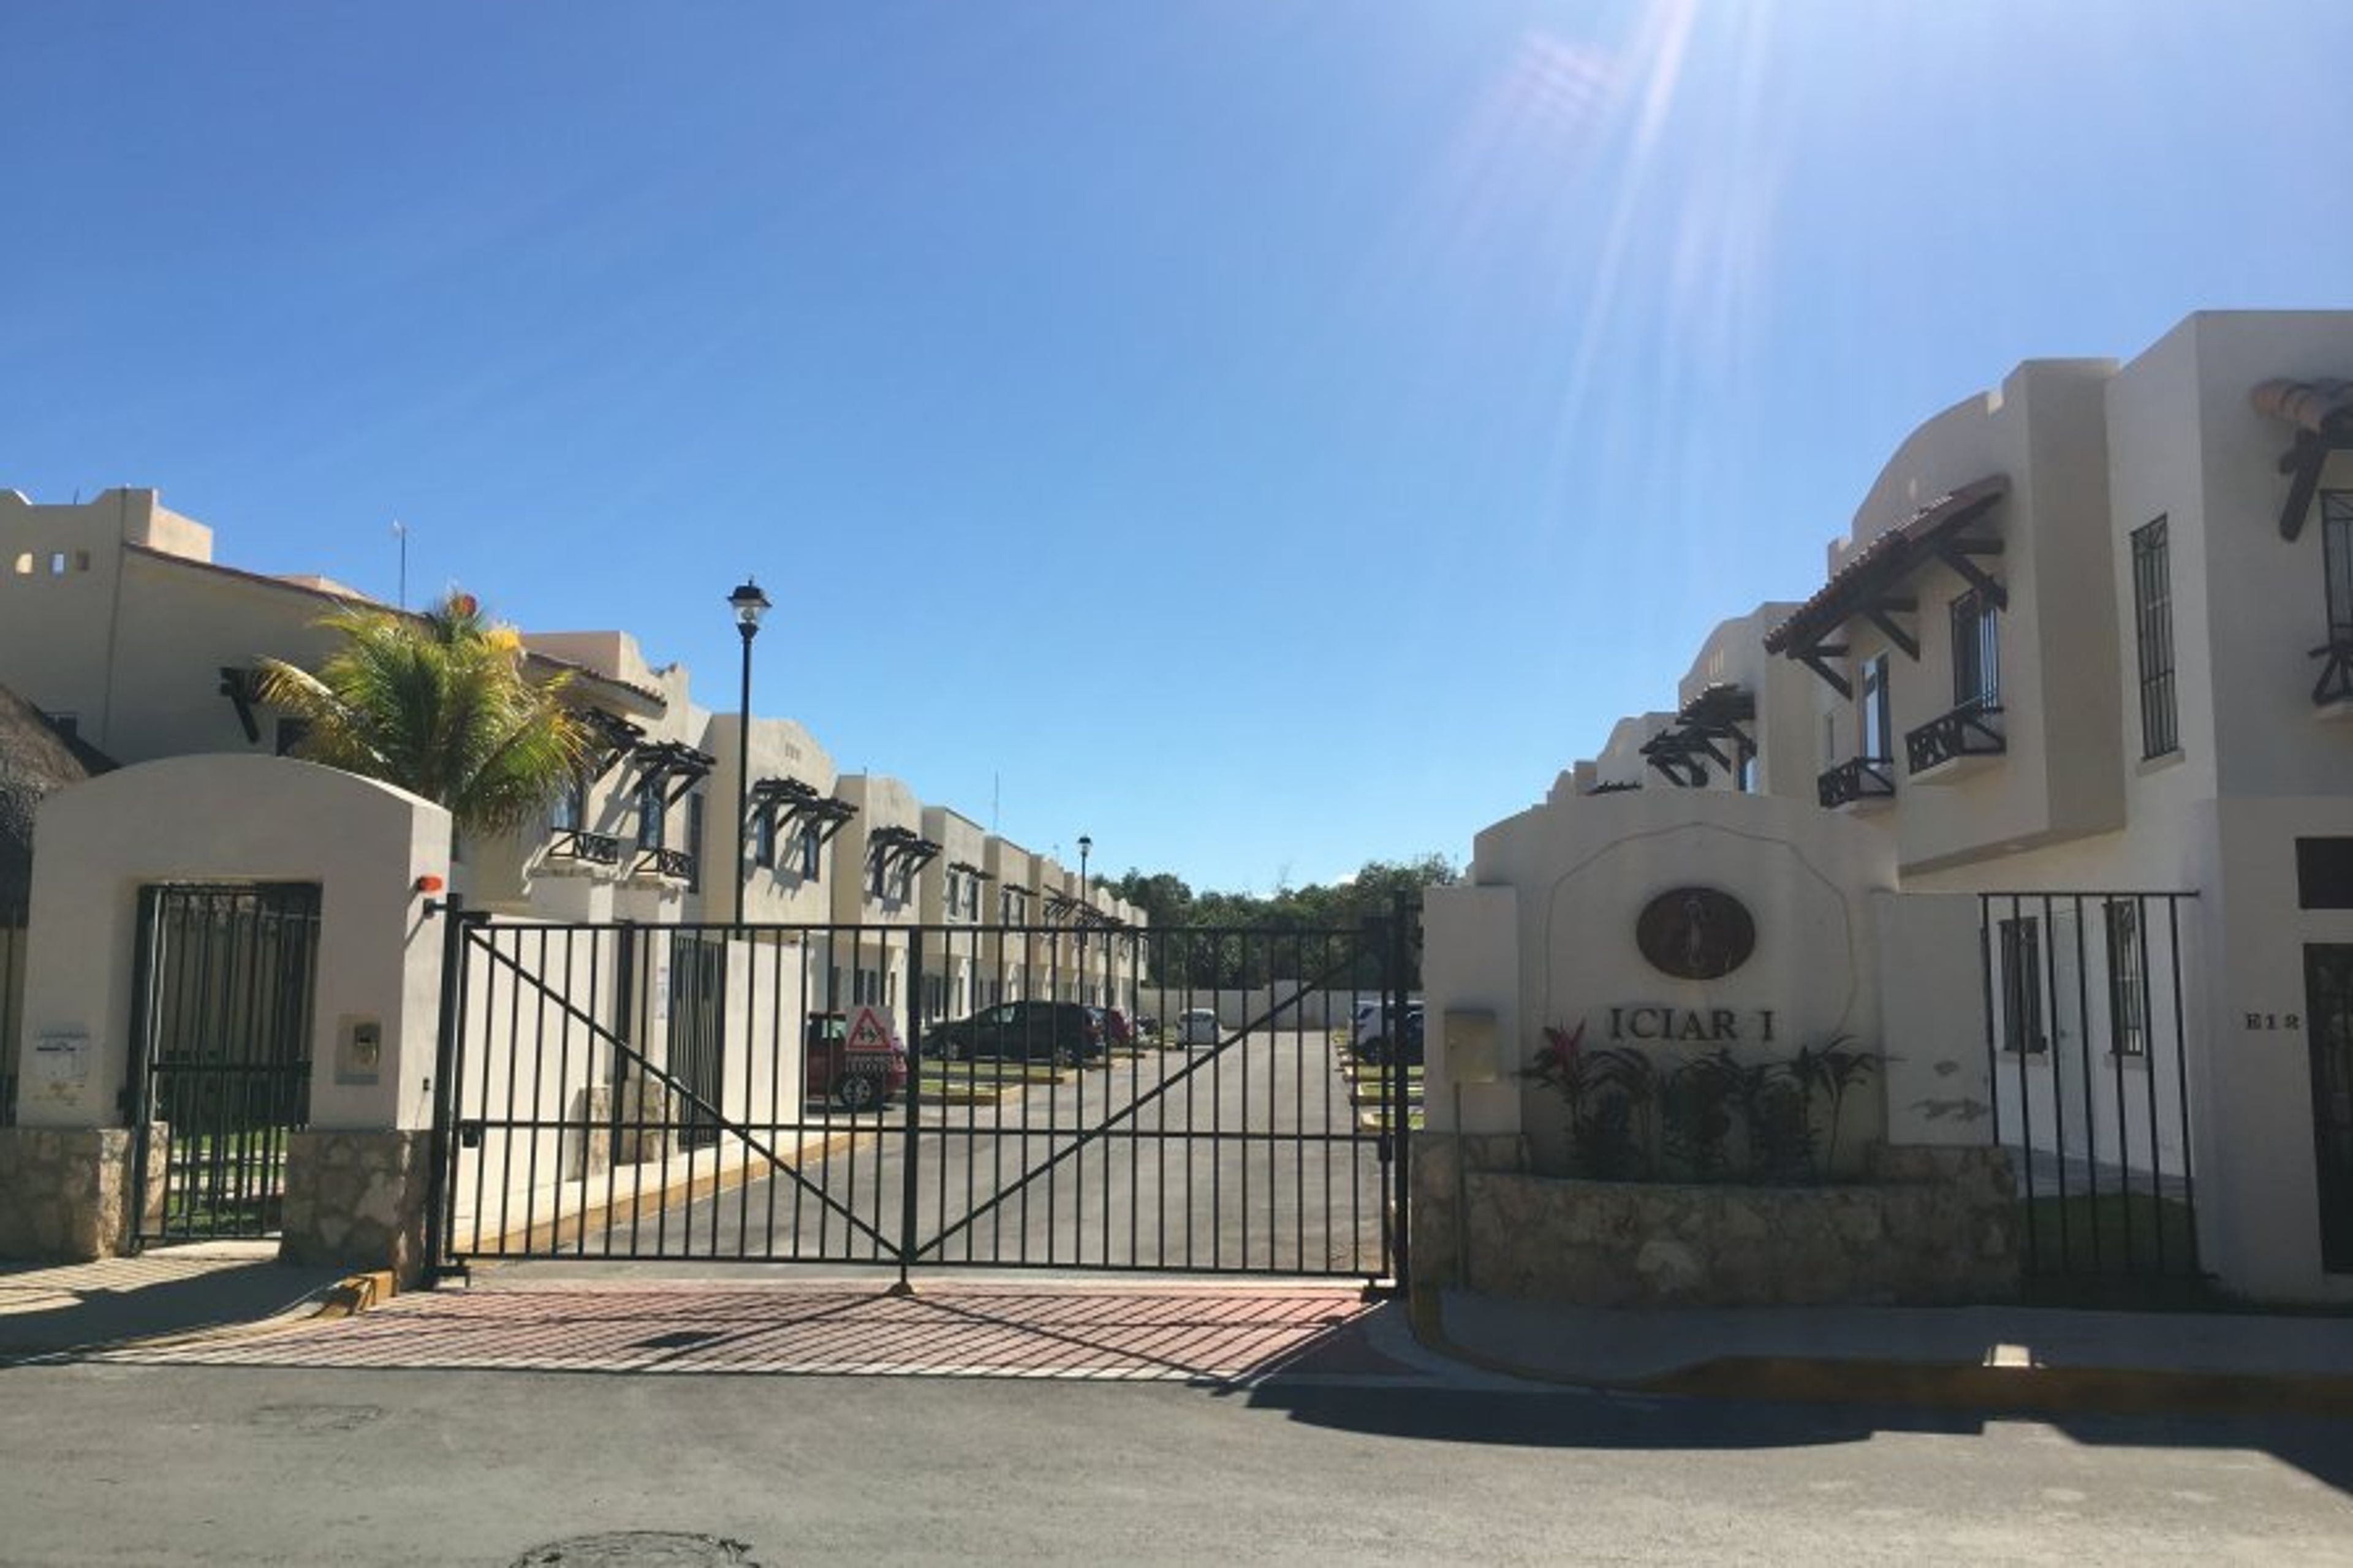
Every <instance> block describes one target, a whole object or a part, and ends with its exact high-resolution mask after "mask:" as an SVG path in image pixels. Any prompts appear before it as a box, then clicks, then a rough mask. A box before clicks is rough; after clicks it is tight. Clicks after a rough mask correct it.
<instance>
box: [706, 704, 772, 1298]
mask: <svg viewBox="0 0 2353 1568" xmlns="http://www.w3.org/2000/svg"><path fill="white" fill-rule="evenodd" d="M747 722H748V721H747ZM736 831H737V833H739V834H740V833H742V831H743V824H742V823H740V822H739V823H737V824H736ZM720 940H721V944H722V945H721V947H720V952H721V953H722V955H723V956H722V958H721V960H720V964H719V994H721V995H722V996H724V997H727V998H728V999H729V1000H731V1001H732V1000H733V998H734V995H735V975H736V973H737V969H738V964H737V961H736V957H735V954H736V953H737V952H739V951H740V952H742V953H743V954H744V957H743V961H742V964H741V969H742V973H743V975H744V1070H743V1071H742V1072H741V1073H739V1074H738V1075H737V1076H738V1077H740V1078H741V1079H743V1080H744V1115H743V1118H742V1121H741V1125H742V1128H743V1131H742V1132H740V1133H738V1134H737V1136H736V1142H739V1143H742V1144H743V1145H744V1148H743V1151H742V1166H741V1168H740V1169H739V1170H738V1171H737V1172H736V1181H735V1257H736V1258H737V1259H738V1260H739V1261H740V1260H743V1259H745V1258H750V1257H752V1256H753V1253H752V1161H753V1154H752V1144H751V1138H750V1136H749V1135H750V1134H753V1133H754V1132H756V1131H758V1129H759V1116H758V1110H757V1107H755V1106H754V1104H753V1103H752V1082H753V1079H755V1078H757V1077H758V1076H759V1075H758V1074H757V1073H755V1072H754V1071H753V1070H752V1069H753V1066H754V1063H753V1056H752V1053H753V1050H754V1043H755V1042H756V1041H757V1040H758V1038H759V1034H760V984H759V981H760V976H759V967H760V966H759V960H758V954H757V952H756V950H755V949H754V947H753V945H752V936H751V930H750V928H749V927H747V926H745V925H744V917H743V913H742V911H740V910H738V911H737V913H736V916H735V923H734V925H733V926H732V927H730V928H729V929H728V931H726V933H725V934H724V935H723V937H722V938H721V939H720ZM731 1038H732V1036H731V1035H730V1033H729V1031H728V1030H727V1029H726V1028H725V1027H724V1026H723V1027H722V1028H721V1029H720V1031H719V1059H720V1063H721V1065H722V1068H724V1066H725V1063H726V1060H727V1055H728V1047H729V1043H730V1040H731ZM720 1081H721V1082H722V1083H725V1081H726V1073H725V1072H724V1071H722V1072H721V1074H720ZM768 1095H769V1099H770V1100H772V1101H773V1100H774V1099H775V1098H776V1078H775V1076H774V1075H773V1074H772V1075H770V1077H769V1079H768ZM762 1142H765V1144H766V1145H767V1146H768V1147H769V1148H771V1149H773V1148H775V1147H776V1135H775V1134H774V1133H773V1132H771V1133H770V1134H769V1135H768V1136H767V1137H766V1138H765V1139H763V1140H762ZM770 1174H771V1175H774V1174H775V1172H774V1171H773V1170H771V1171H770ZM715 1206H716V1205H714V1209H715ZM713 1228H714V1229H715V1228H716V1216H715V1214H714V1217H713Z"/></svg>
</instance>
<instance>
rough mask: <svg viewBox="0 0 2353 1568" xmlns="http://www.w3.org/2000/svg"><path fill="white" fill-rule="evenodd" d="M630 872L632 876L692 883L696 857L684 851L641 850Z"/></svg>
mask: <svg viewBox="0 0 2353 1568" xmlns="http://www.w3.org/2000/svg"><path fill="white" fill-rule="evenodd" d="M629 872H630V874H631V875H632V876H640V877H648V876H649V877H659V878H661V879H664V880H665V881H671V882H692V881H693V880H694V857H693V856H691V855H690V854H688V853H687V852H686V851H685V850H683V849H641V850H639V851H638V858H637V859H636V860H635V861H634V862H633V863H632V864H631V865H630V867H629Z"/></svg>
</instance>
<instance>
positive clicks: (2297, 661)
mask: <svg viewBox="0 0 2353 1568" xmlns="http://www.w3.org/2000/svg"><path fill="white" fill-rule="evenodd" d="M2348 453H2353V313H2347V312H2274V311H2259V312H2258V311H2221V312H2206V313H2201V314H2199V315H2195V316H2192V317H2190V318H2189V319H2188V320H2187V321H2183V322H2182V323H2180V325H2179V326H2178V327H2176V328H2175V329H2174V330H2173V331H2170V332H2168V334H2167V335H2166V336H2165V337H2164V338H2162V339H2161V340H2159V341H2158V342H2157V343H2155V344H2153V345H2152V346H2150V347H2149V348H2148V349H2147V350H2146V351H2145V352H2143V353H2140V354H2139V355H2137V357H2135V358H2134V359H2132V360H2131V361H2129V362H2127V363H2121V364H2119V363H2116V362H2113V361H2107V360H2056V361H2031V362H2028V363H2024V364H2021V365H2020V366H2019V367H2017V369H2016V370H2014V371H2013V372H2012V373H2011V374H2010V375H2009V376H2008V377H2006V378H2005V379H2004V381H2003V383H2002V384H2001V385H2000V388H1999V389H1997V390H1994V391H1989V392H1988V393H1985V394H1983V395H1978V396H1976V397H1972V398H1970V399H1968V400H1966V401H1964V402H1963V403H1961V404H1959V405H1956V406H1955V407H1952V408H1949V409H1947V410H1946V411H1945V412H1943V413H1941V414H1939V415H1937V416H1935V417H1934V418H1932V419H1930V420H1928V421H1927V422H1926V424H1924V425H1922V426H1920V427H1919V428H1917V429H1916V430H1915V431H1914V432H1913V433H1912V434H1911V435H1910V436H1909V437H1906V438H1905V441H1904V442H1903V444H1902V445H1901V446H1900V447H1898V448H1897V450H1896V451H1895V453H1894V455H1893V456H1892V457H1891V458H1889V460H1888V462H1887V463H1886V465H1885V466H1884V468H1883V470H1882V471H1881V473H1880V475H1879V476H1878V478H1877V479H1876V480H1875V481H1874V482H1873V485H1872V487H1871V489H1870V490H1869V491H1868V493H1867V494H1866V495H1865V496H1864V498H1863V499H1862V503H1861V505H1859V506H1858V507H1857V508H1856V510H1855V513H1854V517H1853V521H1852V527H1851V529H1850V530H1849V531H1848V533H1847V534H1846V536H1845V537H1843V538H1842V539H1841V540H1840V541H1839V542H1836V543H1835V544H1833V545H1832V547H1831V552H1830V558H1829V561H1828V572H1827V574H1826V580H1825V581H1824V583H1823V584H1822V586H1821V587H1820V590H1819V591H1817V592H1816V593H1815V594H1814V595H1812V596H1811V597H1810V598H1809V599H1807V600H1806V601H1805V602H1803V603H1802V604H1799V605H1794V606H1779V605H1773V606H1766V607H1765V608H1764V609H1763V610H1761V611H1760V612H1758V613H1757V616H1752V617H1749V620H1750V622H1751V629H1752V630H1757V629H1761V636H1760V637H1758V638H1757V645H1756V647H1755V649H1754V650H1753V652H1754V653H1762V654H1764V655H1766V656H1768V662H1769V663H1778V664H1780V665H1781V666H1782V667H1783V668H1782V671H1781V676H1780V679H1783V680H1784V681H1786V678H1787V676H1788V674H1789V673H1791V672H1798V673H1799V676H1800V686H1799V689H1800V690H1801V691H1802V692H1803V693H1804V700H1802V701H1801V702H1799V703H1798V704H1796V705H1794V706H1793V705H1792V704H1791V703H1790V702H1788V700H1787V698H1786V693H1783V694H1779V695H1776V694H1773V693H1772V690H1771V688H1772V684H1773V682H1774V681H1775V679H1777V678H1776V677H1775V676H1774V675H1773V674H1771V673H1763V674H1759V673H1757V667H1756V665H1755V663H1754V659H1753V654H1752V656H1751V657H1750V661H1749V670H1750V673H1749V674H1748V675H1747V676H1746V678H1745V679H1737V680H1734V681H1730V682H1727V684H1732V685H1736V686H1744V687H1749V688H1751V689H1752V690H1751V696H1752V699H1755V698H1760V697H1761V700H1753V701H1752V706H1753V709H1754V715H1755V717H1754V724H1755V728H1754V730H1753V731H1750V733H1751V734H1752V736H1753V737H1754V739H1755V740H1756V742H1757V748H1758V757H1759V761H1760V764H1761V765H1760V766H1759V768H1758V769H1757V773H1756V775H1755V782H1756V783H1757V786H1758V787H1759V788H1760V789H1761V790H1763V791H1764V792H1765V793H1769V794H1774V795H1798V794H1810V795H1812V796H1813V798H1815V799H1816V800H1817V801H1818V802H1819V804H1820V805H1821V806H1823V807H1824V808H1825V809H1830V810H1836V811H1841V812H1844V813H1848V814H1852V815H1856V816H1861V817H1862V818H1863V819H1864V820H1866V821H1868V822H1870V823H1871V824H1873V825H1874V826H1876V827H1877V828H1878V829H1879V830H1881V831H1883V832H1884V833H1886V834H1888V835H1889V836H1890V837H1891V838H1892V840H1893V842H1894V847H1895V850H1896V854H1897V859H1898V863H1899V867H1900V874H1901V877H1902V886H1903V889H1904V891H1905V892H1906V893H1959V894H1964V895H1974V896H1975V897H1976V899H1977V900H1979V901H1980V903H1981V906H1982V910H1983V913H1982V918H1981V921H1980V932H1981V934H1980V939H1979V942H1978V946H1979V948H1980V950H1981V951H1980V952H1933V953H1932V952H1922V953H1917V954H1907V955H1905V956H1904V958H1903V960H1902V962H1904V963H1917V964H1921V965H1938V964H1954V963H1966V964H1970V965H1973V966H1975V967H1977V968H1978V971H1979V973H1980V974H1981V978H1982V983H1983V985H1982V988H1983V1004H1982V1005H1983V1008H1984V1012H1985V1031H1986V1036H1987V1041H1988V1049H1989V1053H1990V1055H1991V1057H1992V1058H1993V1060H1994V1063H1995V1068H1996V1070H1995V1075H1994V1076H1995V1083H1996V1089H1997V1101H1998V1103H1997V1106H1996V1117H1997V1121H1998V1123H1999V1126H2000V1135H2001V1136H2003V1137H2004V1138H2005V1139H2006V1140H2008V1141H2011V1142H2016V1143H2017V1144H2019V1145H2020V1146H2021V1148H2023V1149H2024V1150H2025V1151H2026V1152H2027V1158H2026V1159H2025V1161H2024V1163H2025V1165H2026V1167H2027V1169H2026V1170H2025V1171H2024V1172H2023V1175H2024V1177H2025V1179H2026V1180H2027V1182H2028V1183H2029V1184H2031V1183H2032V1182H2033V1181H2034V1180H2035V1179H2036V1177H2037V1175H2038V1174H2039V1175H2040V1176H2041V1178H2042V1180H2043V1181H2044V1182H2046V1183H2052V1182H2056V1183H2069V1182H2072V1183H2073V1184H2074V1185H2073V1187H2072V1188H2071V1189H2070V1190H2072V1191H2073V1192H2075V1193H2076V1194H2081V1193H2082V1192H2083V1191H2084V1184H2085V1183H2086V1182H2088V1183H2089V1184H2092V1189H2093V1191H2094V1193H2095V1194H2096V1193H2097V1192H2098V1190H2099V1188H2098V1184H2099V1183H2101V1182H2102V1181H2103V1180H2104V1179H2105V1181H2106V1182H2107V1183H2108V1187H2107V1198H2106V1201H2108V1202H2110V1203H2116V1202H2119V1201H2122V1200H2124V1199H2126V1198H2129V1199H2131V1201H2132V1202H2135V1203H2137V1202H2139V1201H2141V1200H2140V1194H2139V1189H2138V1187H2137V1185H2136V1184H2137V1182H2138V1181H2139V1180H2140V1178H2142V1177H2144V1176H2145V1177H2147V1198H2148V1199H2149V1200H2150V1201H2151V1202H2152V1203H2162V1204H2168V1205H2169V1204H2177V1203H2178V1204H2179V1205H2182V1206H2184V1207H2185V1208H2186V1207H2188V1206H2189V1204H2190V1202H2191V1199H2192V1194H2193V1188H2194V1199H2195V1211H2196V1219H2195V1224H2196V1244H2197V1247H2198V1252H2197V1260H2198V1263H2199V1265H2200V1267H2201V1268H2204V1269H2206V1270H2209V1271H2211V1272H2214V1273H2216V1274H2218V1275H2219V1276H2220V1277H2221V1279H2223V1280H2224V1281H2225V1282H2226V1283H2228V1284H2230V1285H2232V1287H2233V1288H2236V1289H2242V1290H2246V1291H2249V1292H2251V1293H2255V1294H2262V1295H2277V1296H2294V1297H2300V1298H2306V1299H2353V794H2348V789H2347V782H2348V778H2353V723H2348V721H2347V720H2348V714H2353V702H2348V699H2353V456H2348ZM1760 621H1761V623H1762V625H1761V627H1760V626H1759V625H1758V623H1759V622H1760ZM1737 625H1738V623H1728V624H1727V626H1737ZM1724 631H1725V628H1720V629H1719V637H1718V638H1711V640H1710V647H1709V648H1708V649H1706V650H1704V651H1703V654H1702V656H1701V658H1700V659H1699V660H1698V661H1697V662H1695V664H1694V670H1693V673H1692V675H1691V676H1687V677H1686V679H1685V680H1684V682H1683V689H1682V691H1681V693H1680V696H1681V698H1682V700H1683V704H1684V710H1685V714H1686V715H1688V714H1689V713H1690V712H1691V711H1692V706H1693V703H1694V699H1699V700H1701V701H1702V703H1703V704H1704V703H1706V702H1707V701H1709V700H1721V698H1720V696H1719V697H1718V698H1715V699H1711V697H1710V692H1709V689H1710V688H1711V687H1713V686H1715V685H1717V684H1719V683H1718V682H1717V681H1716V680H1715V679H1714V677H1715V675H1716V674H1717V673H1719V671H1718V670H1717V669H1716V668H1715V666H1716V661H1717V659H1718V658H1719V656H1721V658H1722V659H1723V661H1724V663H1723V669H1724V671H1725V672H1728V671H1729V670H1730V669H1731V668H1732V667H1733V665H1734V664H1735V663H1736V662H1738V661H1739V660H1740V659H1741V658H1743V657H1744V656H1743V655H1742V654H1741V653H1740V652H1739V651H1738V644H1739V643H1740V642H1742V641H1743V640H1745V638H1746V636H1747V635H1748V633H1746V632H1734V633H1733V634H1732V635H1731V637H1730V639H1729V640H1728V641H1726V640H1725V639H1724V638H1723V637H1722V634H1723V632H1724ZM1720 643H1721V646H1719V644H1720ZM1657 720H1658V716H1656V715H1647V716H1643V717H1642V718H1640V719H1636V720H1629V721H1625V722H1624V723H1622V724H1621V725H1620V728H1619V730H1618V731H1616V732H1613V736H1612V743H1611V748H1610V749H1609V751H1608V752H1605V753H1604V754H1605V757H1607V758H1609V763H1610V766H1611V767H1614V768H1616V769H1617V770H1619V771H1620V772H1621V773H1622V771H1623V769H1624V766H1625V762H1626V758H1625V753H1626V752H1628V751H1629V749H1630V747H1629V745H1628V744H1627V743H1624V742H1629V741H1630V740H1631V737H1633V736H1636V735H1640V736H1641V737H1642V739H1641V741H1640V742H1634V743H1633V745H1632V748H1631V749H1633V750H1635V751H1637V752H1641V748H1642V747H1643V746H1648V747H1649V748H1650V749H1649V751H1648V752H1642V754H1643V755H1645V756H1646V758H1647V759H1648V760H1649V761H1650V762H1651V766H1652V772H1653V773H1654V774H1662V773H1664V774H1672V773H1676V772H1684V773H1686V776H1685V777H1683V778H1680V779H1677V780H1675V782H1679V783H1683V784H1686V785H1687V786H1688V785H1689V784H1694V783H1697V782H1699V781H1697V780H1696V779H1695V778H1693V777H1691V776H1689V775H1688V772H1687V770H1686V769H1685V768H1684V759H1685V758H1686V757H1687V756H1688V755H1689V750H1690V748H1688V747H1687V746H1685V745H1684V744H1683V742H1677V741H1675V740H1673V739H1672V738H1671V739H1669V740H1668V741H1666V742H1664V743H1663V744H1662V743H1660V742H1659V740H1658V737H1659V736H1660V735H1661V734H1666V735H1669V736H1670V737H1672V730H1662V728H1661V727H1660V726H1659V725H1658V722H1657ZM1809 756H1810V764H1811V767H1812V769H1813V770H1814V776H1813V777H1812V778H1811V779H1806V778H1805V777H1804V776H1803V775H1804V773H1805V771H1806V770H1805V768H1804V767H1802V766H1800V765H1799V764H1798V763H1797V761H1796V760H1797V759H1801V758H1808V757H1809ZM1708 761H1709V762H1710V763H1713V761H1714V759H1713V758H1709V759H1708ZM1662 762H1663V763H1665V766H1663V767H1662V766H1661V765H1660V764H1661V763H1662ZM1597 775H1598V776H1597ZM1570 779H1575V780H1576V781H1577V782H1578V783H1580V784H1585V783H1586V781H1588V780H1591V781H1592V782H1595V783H1599V784H1600V785H1601V786H1602V787H1603V788H1607V787H1609V784H1610V783H1611V782H1612V777H1611V774H1610V773H1609V771H1608V770H1607V769H1601V768H1596V769H1592V770H1590V771H1588V769H1587V767H1586V766H1585V765H1583V764H1580V766H1579V769H1578V770H1577V771H1576V772H1575V773H1571V774H1565V775H1564V780H1565V781H1566V780H1570ZM1651 782H1653V783H1655V782H1657V781H1656V778H1655V777H1654V778H1653V780H1652V781H1651ZM1706 782H1707V783H1708V784H1710V785H1713V784H1715V777H1714V776H1713V773H1711V777H1710V778H1709V779H1708V780H1707V781H1706ZM1587 787H1590V785H1589V784H1588V785H1587ZM2120 1182H2121V1183H2122V1188H2121V1189H2120V1188H2119V1185H2118V1184H2119V1183H2120ZM2046 1190H2048V1189H2047V1188H2046ZM2078 1223H2079V1224H2080V1223H2081V1216H2080V1215H2079V1216H2078ZM2152 1239H2154V1237H2152V1235H2151V1234H2150V1233H2149V1232H2148V1231H2142V1232H2139V1233H2138V1241H2139V1245H2140V1246H2141V1247H2143V1248H2144V1249H2146V1248H2147V1247H2148V1246H2149V1245H2150V1243H2151V1241H2152ZM2107 1242H2108V1245H2109V1246H2110V1247H2112V1248H2113V1247H2115V1245H2116V1234H2115V1232H2113V1231H2110V1232H2108V1233H2107ZM2178 1245H2179V1243H2178V1242H2177V1246H2178ZM2144 1258H2146V1252H2145V1250H2144ZM2109 1264H2110V1266H2113V1264H2114V1260H2113V1259H2110V1260H2109Z"/></svg>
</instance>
